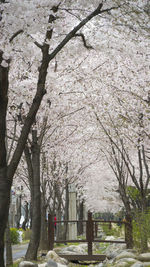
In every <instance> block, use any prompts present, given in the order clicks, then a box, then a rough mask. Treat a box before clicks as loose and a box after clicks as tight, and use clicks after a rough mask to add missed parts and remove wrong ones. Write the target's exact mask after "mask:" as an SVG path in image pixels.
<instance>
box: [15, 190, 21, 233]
mask: <svg viewBox="0 0 150 267" xmlns="http://www.w3.org/2000/svg"><path fill="white" fill-rule="evenodd" d="M21 197H22V196H21V195H19V196H18V197H17V216H16V227H17V228H18V229H19V228H20V219H21Z"/></svg>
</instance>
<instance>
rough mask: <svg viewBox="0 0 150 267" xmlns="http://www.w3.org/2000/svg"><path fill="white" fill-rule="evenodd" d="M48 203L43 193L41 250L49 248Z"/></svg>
mask: <svg viewBox="0 0 150 267" xmlns="http://www.w3.org/2000/svg"><path fill="white" fill-rule="evenodd" d="M46 210H47V205H46V203H45V197H44V196H43V193H42V194H41V237H40V246H39V249H40V250H48V237H47V221H46Z"/></svg>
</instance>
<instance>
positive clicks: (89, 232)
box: [86, 212, 94, 255]
mask: <svg viewBox="0 0 150 267" xmlns="http://www.w3.org/2000/svg"><path fill="white" fill-rule="evenodd" d="M86 239H87V242H88V255H92V241H93V239H94V229H93V221H92V213H91V212H88V220H87V223H86Z"/></svg>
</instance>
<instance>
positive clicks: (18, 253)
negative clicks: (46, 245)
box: [12, 243, 28, 260]
mask: <svg viewBox="0 0 150 267" xmlns="http://www.w3.org/2000/svg"><path fill="white" fill-rule="evenodd" d="M27 247H28V243H27V244H18V245H13V246H12V253H13V260H17V259H19V258H21V257H23V256H25V254H26V251H27Z"/></svg>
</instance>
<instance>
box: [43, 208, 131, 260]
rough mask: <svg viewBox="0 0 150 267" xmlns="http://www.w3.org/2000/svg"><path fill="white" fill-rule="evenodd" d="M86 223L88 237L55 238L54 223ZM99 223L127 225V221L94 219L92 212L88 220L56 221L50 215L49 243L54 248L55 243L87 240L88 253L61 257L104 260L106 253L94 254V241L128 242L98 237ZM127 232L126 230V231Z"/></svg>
mask: <svg viewBox="0 0 150 267" xmlns="http://www.w3.org/2000/svg"><path fill="white" fill-rule="evenodd" d="M79 222H80V223H86V239H82V240H81V239H76V240H55V238H54V231H55V230H54V228H55V227H54V224H55V223H57V224H58V223H67V224H68V223H79ZM98 223H104V224H106V223H107V224H108V226H109V227H110V228H111V224H112V223H117V224H118V223H121V224H122V223H123V224H125V225H126V223H125V222H118V221H114V220H111V221H103V220H93V219H92V213H91V212H89V213H88V219H87V220H82V221H80V220H78V221H77V220H72V221H68V220H66V221H54V218H53V216H52V215H50V214H49V215H48V243H49V249H50V250H53V248H54V243H65V244H66V243H77V242H79V243H80V242H86V243H87V245H88V255H62V254H61V257H64V258H67V259H68V260H96V261H97V260H98V261H103V260H104V259H105V258H106V256H105V255H93V243H94V242H103V243H126V241H125V240H103V239H100V238H98V237H97V231H98ZM125 232H126V231H125Z"/></svg>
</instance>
